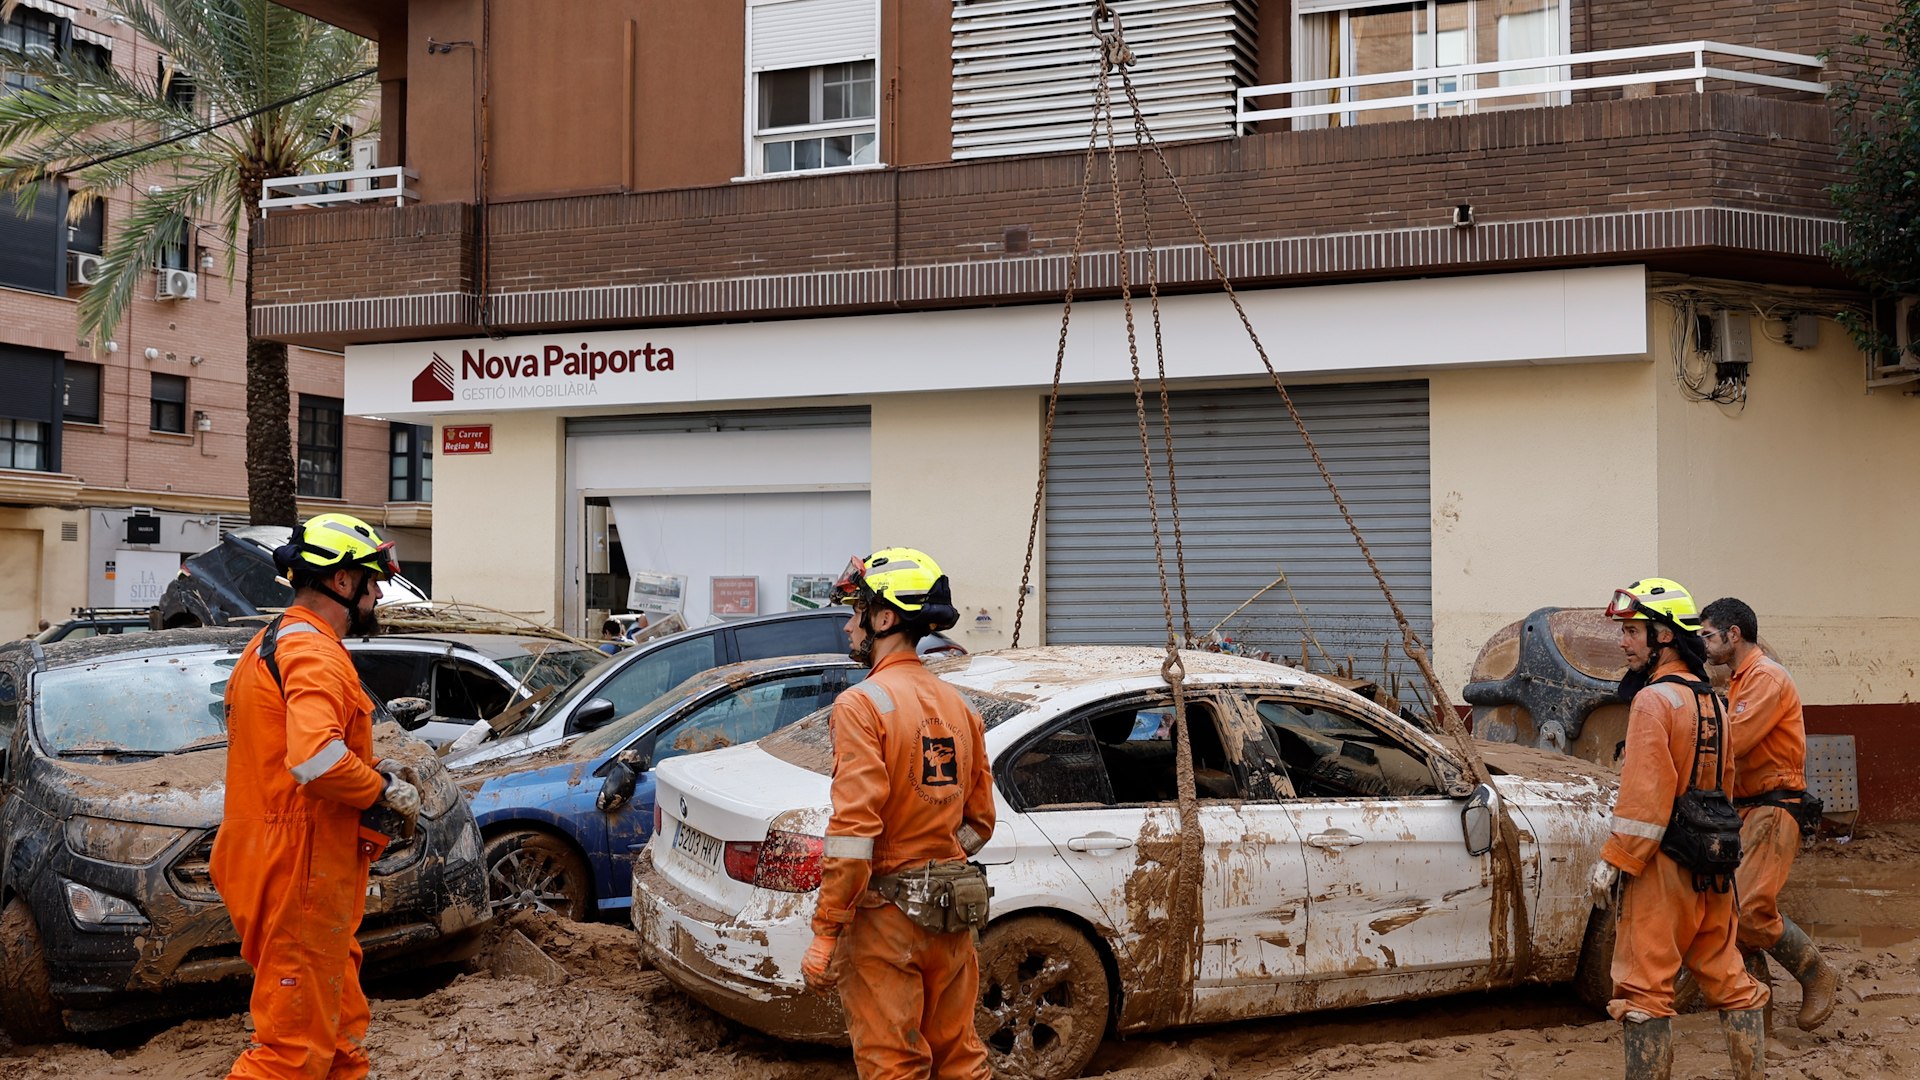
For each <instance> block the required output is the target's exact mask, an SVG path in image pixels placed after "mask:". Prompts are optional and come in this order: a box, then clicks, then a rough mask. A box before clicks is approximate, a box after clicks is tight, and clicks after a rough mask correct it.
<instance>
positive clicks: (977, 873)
mask: <svg viewBox="0 0 1920 1080" xmlns="http://www.w3.org/2000/svg"><path fill="white" fill-rule="evenodd" d="M867 887H868V888H870V889H872V890H873V891H874V892H876V893H879V894H880V895H881V896H883V897H885V898H887V899H888V900H889V901H892V903H893V905H894V906H895V907H897V908H899V909H900V910H901V912H903V913H904V914H905V915H906V917H907V918H908V919H909V920H911V921H912V922H913V924H914V925H915V926H918V927H920V928H921V929H923V930H927V931H930V932H932V933H935V934H957V933H960V932H961V931H963V930H970V931H973V932H975V933H978V932H979V931H981V930H984V929H986V925H987V900H988V898H989V897H991V896H992V895H993V889H992V887H990V886H989V885H988V884H987V871H986V869H985V868H984V867H982V866H981V865H980V864H979V863H970V862H929V863H927V865H925V866H923V867H920V868H919V869H915V870H902V871H900V872H898V873H894V874H879V875H876V876H875V877H874V878H873V880H871V881H870V882H868V883H867Z"/></svg>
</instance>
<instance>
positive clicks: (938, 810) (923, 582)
mask: <svg viewBox="0 0 1920 1080" xmlns="http://www.w3.org/2000/svg"><path fill="white" fill-rule="evenodd" d="M835 599H836V601H838V602H841V603H851V604H852V606H853V614H852V616H851V617H850V618H849V619H848V620H847V627H846V630H847V637H848V640H849V642H850V643H851V646H852V647H851V649H850V650H849V652H850V653H851V655H852V656H853V658H854V659H855V660H860V661H863V662H865V663H866V664H867V665H868V666H869V667H871V668H872V674H870V675H869V676H868V677H867V679H866V681H865V682H862V683H861V684H860V685H858V686H855V687H853V688H851V689H849V690H847V691H845V692H844V693H842V694H841V695H840V697H839V699H838V700H836V701H835V702H834V705H833V716H832V724H833V758H834V764H833V815H832V817H831V819H830V820H829V821H828V823H827V836H826V850H825V855H826V860H825V866H824V873H823V879H822V881H821V885H820V900H819V906H818V908H817V909H816V911H815V914H814V917H813V932H814V939H813V944H812V946H811V947H810V948H809V949H808V950H807V955H806V959H805V961H804V962H803V963H802V973H803V974H804V976H805V978H806V980H807V983H808V985H810V986H812V987H813V988H814V989H816V990H818V991H821V992H823V993H824V992H825V991H827V990H828V989H831V988H832V987H834V986H835V985H838V987H839V990H840V1002H841V1004H842V1006H843V1007H844V1008H845V1010H846V1015H847V1031H848V1033H849V1034H850V1035H851V1036H852V1040H853V1054H854V1062H855V1064H856V1065H857V1067H858V1069H859V1073H860V1077H861V1080H908V1078H911V1080H926V1078H935V1080H988V1078H989V1077H990V1076H991V1073H990V1072H989V1069H988V1065H987V1050H986V1046H985V1045H984V1044H983V1043H982V1042H981V1041H980V1037H979V1035H978V1034H977V1033H976V1032H975V1030H974V1020H973V1013H974V1002H975V999H976V998H977V997H978V996H979V989H980V959H979V954H978V953H977V951H976V950H975V948H974V942H973V935H972V934H971V933H969V932H968V931H965V930H962V931H960V932H957V933H934V932H931V931H929V930H926V929H924V928H923V927H922V926H920V925H919V924H917V923H915V922H913V921H911V920H910V919H908V917H907V916H906V914H904V913H903V911H902V910H901V908H899V907H897V906H895V904H894V903H892V902H890V901H889V900H887V899H886V898H885V897H883V896H881V895H880V894H879V893H878V892H876V891H874V889H873V888H871V887H870V886H872V885H876V884H879V883H880V879H882V878H884V877H885V876H887V875H894V874H898V873H900V872H902V871H907V870H919V869H921V868H924V867H926V866H927V865H928V864H929V863H958V862H963V861H964V860H965V859H967V858H968V857H969V856H971V855H973V854H974V853H975V852H977V851H979V850H980V848H981V846H982V845H984V844H985V843H986V842H987V840H988V838H990V837H991V836H992V835H993V822H994V806H993V778H992V775H991V774H990V772H989V768H988V764H987V755H986V741H985V739H986V729H985V725H983V724H982V723H981V720H980V717H979V715H978V714H977V713H975V712H974V711H973V709H972V708H971V707H970V706H968V704H967V703H966V700H965V699H964V698H962V697H961V696H960V694H959V692H958V691H956V690H955V689H954V688H953V687H952V686H949V685H948V684H947V683H945V682H942V681H941V680H940V679H938V678H936V677H935V676H934V675H933V674H932V673H930V672H929V671H927V669H926V668H925V667H923V666H922V665H921V663H920V658H919V656H918V654H917V653H916V650H915V646H916V645H917V644H918V643H919V640H920V638H921V637H923V636H925V635H926V634H927V633H929V632H932V631H935V630H945V629H947V628H948V627H950V626H952V625H953V624H954V623H955V622H958V621H959V617H960V613H959V612H958V611H957V610H955V609H954V607H953V601H952V597H951V594H950V590H949V588H948V584H947V579H946V576H945V575H943V574H942V573H941V572H940V567H939V565H938V564H936V563H935V562H934V561H933V560H932V559H931V558H929V557H927V555H926V554H925V553H923V552H919V551H915V550H913V549H912V548H887V549H885V550H882V551H877V552H874V553H873V554H872V555H870V556H868V557H867V558H865V559H855V560H853V562H852V563H851V564H850V565H849V566H848V568H847V573H846V575H845V576H844V577H842V578H841V580H840V582H839V584H838V585H837V586H836V588H835Z"/></svg>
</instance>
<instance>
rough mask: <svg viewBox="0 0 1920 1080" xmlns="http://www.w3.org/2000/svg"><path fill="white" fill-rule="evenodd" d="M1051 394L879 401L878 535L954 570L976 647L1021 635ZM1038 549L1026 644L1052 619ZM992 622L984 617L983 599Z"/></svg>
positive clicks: (965, 640)
mask: <svg viewBox="0 0 1920 1080" xmlns="http://www.w3.org/2000/svg"><path fill="white" fill-rule="evenodd" d="M1043 407H1044V399H1043V396H1042V395H1041V394H1039V393H1038V392H1036V391H1032V390H1004V391H1001V390H996V391H981V392H968V393H951V394H902V395H900V396H897V397H882V398H875V399H874V401H873V503H872V505H873V543H874V546H875V547H876V548H877V547H880V546H883V545H897V546H906V547H918V548H922V549H924V550H925V551H926V552H927V554H929V555H932V556H933V557H934V558H935V559H937V560H939V562H940V568H941V569H942V570H945V571H946V572H947V576H948V577H950V578H952V580H953V595H954V600H955V603H956V606H957V607H959V609H960V616H961V618H960V625H959V626H957V627H955V628H954V631H953V636H954V637H955V638H956V639H957V640H958V641H959V642H960V643H961V644H962V645H965V646H966V647H967V648H968V649H971V650H974V651H979V650H981V649H997V648H1002V647H1004V646H1005V645H1007V644H1008V643H1009V642H1010V641H1011V640H1012V637H1013V615H1014V607H1015V604H1016V602H1017V601H1018V600H1019V585H1020V565H1021V561H1022V559H1023V557H1024V555H1025V553H1026V549H1027V526H1028V523H1029V521H1030V520H1031V518H1032V515H1033V483H1034V475H1035V472H1036V470H1038V469H1039V467H1040V425H1041V420H1042V416H1041V411H1042V409H1043ZM1044 556H1045V551H1044V550H1042V551H1041V552H1040V553H1039V554H1038V555H1037V556H1036V560H1035V561H1036V565H1035V567H1034V576H1033V586H1034V589H1035V594H1034V595H1033V596H1032V597H1030V598H1029V600H1028V605H1027V614H1026V628H1025V629H1023V630H1022V632H1021V635H1020V639H1021V644H1023V645H1032V644H1038V643H1039V642H1040V641H1041V640H1043V639H1042V634H1043V628H1044V626H1045V613H1044V612H1043V611H1042V610H1041V607H1040V603H1039V594H1040V591H1041V586H1042V580H1041V575H1040V566H1039V563H1040V562H1041V560H1043V559H1044ZM982 608H984V609H986V611H987V613H988V615H989V616H990V618H991V621H992V626H991V628H990V629H980V628H979V627H980V624H979V623H978V622H977V621H976V620H977V618H978V616H979V613H980V611H981V609H982Z"/></svg>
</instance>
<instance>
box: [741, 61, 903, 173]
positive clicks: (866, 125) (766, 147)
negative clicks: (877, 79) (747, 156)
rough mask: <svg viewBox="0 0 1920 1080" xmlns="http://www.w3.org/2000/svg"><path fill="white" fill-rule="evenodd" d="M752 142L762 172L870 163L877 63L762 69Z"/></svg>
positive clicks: (874, 145) (875, 139) (875, 142)
mask: <svg viewBox="0 0 1920 1080" xmlns="http://www.w3.org/2000/svg"><path fill="white" fill-rule="evenodd" d="M758 80H759V84H760V94H759V97H760V101H759V110H758V112H757V113H756V114H755V115H756V117H757V122H756V128H755V132H754V143H755V146H756V148H757V150H758V153H759V169H760V172H762V173H786V172H807V171H810V170H814V169H844V168H846V167H848V166H851V165H872V164H874V163H876V162H877V161H879V160H880V158H879V134H878V131H877V130H876V127H875V123H874V110H873V61H871V60H857V61H854V62H853V63H849V64H822V65H820V66H818V67H806V68H790V69H788V70H786V71H763V72H761V73H760V74H759V76H758Z"/></svg>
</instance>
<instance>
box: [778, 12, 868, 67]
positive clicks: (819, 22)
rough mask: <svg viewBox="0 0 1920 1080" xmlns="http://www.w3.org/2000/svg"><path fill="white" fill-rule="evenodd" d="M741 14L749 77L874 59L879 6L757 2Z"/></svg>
mask: <svg viewBox="0 0 1920 1080" xmlns="http://www.w3.org/2000/svg"><path fill="white" fill-rule="evenodd" d="M747 12H748V18H749V20H751V25H750V26H749V28H748V29H749V32H750V33H751V34H752V37H753V45H752V49H753V54H752V56H751V57H750V61H749V67H751V68H752V70H754V71H773V70H777V69H780V68H796V67H812V66H813V65H815V64H830V63H838V62H841V61H846V60H864V59H867V58H868V57H872V56H877V55H879V50H880V4H879V0H758V2H756V3H754V4H752V5H751V6H749V7H748V8H747Z"/></svg>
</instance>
